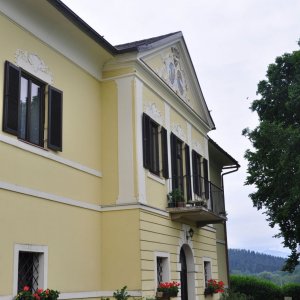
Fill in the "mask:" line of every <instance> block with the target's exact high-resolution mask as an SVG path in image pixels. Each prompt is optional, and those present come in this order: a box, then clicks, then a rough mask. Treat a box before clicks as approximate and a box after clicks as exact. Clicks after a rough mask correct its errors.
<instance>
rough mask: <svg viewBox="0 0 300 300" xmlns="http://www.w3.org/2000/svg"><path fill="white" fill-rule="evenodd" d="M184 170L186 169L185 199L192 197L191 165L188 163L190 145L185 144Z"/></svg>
mask: <svg viewBox="0 0 300 300" xmlns="http://www.w3.org/2000/svg"><path fill="white" fill-rule="evenodd" d="M185 170H186V179H185V180H186V195H187V200H191V199H192V188H191V165H190V147H189V146H188V145H185Z"/></svg>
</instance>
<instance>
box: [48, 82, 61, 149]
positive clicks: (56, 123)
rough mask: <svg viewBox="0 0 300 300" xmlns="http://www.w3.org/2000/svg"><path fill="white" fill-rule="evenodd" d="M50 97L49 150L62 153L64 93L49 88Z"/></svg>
mask: <svg viewBox="0 0 300 300" xmlns="http://www.w3.org/2000/svg"><path fill="white" fill-rule="evenodd" d="M48 96H49V97H48V148H49V149H52V150H55V151H62V109H63V108H62V105H63V93H62V92H61V91H60V90H58V89H56V88H54V87H52V86H49V90H48Z"/></svg>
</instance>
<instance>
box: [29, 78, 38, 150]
mask: <svg viewBox="0 0 300 300" xmlns="http://www.w3.org/2000/svg"><path fill="white" fill-rule="evenodd" d="M40 111H41V87H40V86H38V85H36V84H35V83H32V84H31V99H30V117H29V124H28V125H29V128H28V135H29V142H31V143H33V144H37V145H39V144H40V130H41V126H40V123H41V121H40Z"/></svg>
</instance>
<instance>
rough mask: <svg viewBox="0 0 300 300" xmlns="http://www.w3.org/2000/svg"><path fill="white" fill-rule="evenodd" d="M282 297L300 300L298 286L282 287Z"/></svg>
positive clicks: (287, 285)
mask: <svg viewBox="0 0 300 300" xmlns="http://www.w3.org/2000/svg"><path fill="white" fill-rule="evenodd" d="M282 292H283V296H287V297H292V298H293V300H300V284H295V283H289V284H286V285H284V286H283V287H282Z"/></svg>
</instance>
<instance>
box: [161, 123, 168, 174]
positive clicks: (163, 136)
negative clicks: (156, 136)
mask: <svg viewBox="0 0 300 300" xmlns="http://www.w3.org/2000/svg"><path fill="white" fill-rule="evenodd" d="M161 151H162V175H163V177H164V178H166V179H168V178H169V164H168V135H167V130H166V129H165V128H164V127H162V128H161Z"/></svg>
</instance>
